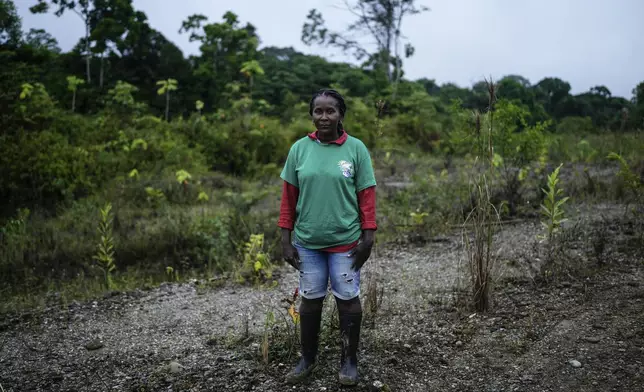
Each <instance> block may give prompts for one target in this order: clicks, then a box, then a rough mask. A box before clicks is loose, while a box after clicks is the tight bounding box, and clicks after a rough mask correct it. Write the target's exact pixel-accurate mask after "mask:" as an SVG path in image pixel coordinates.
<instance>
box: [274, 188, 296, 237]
mask: <svg viewBox="0 0 644 392" xmlns="http://www.w3.org/2000/svg"><path fill="white" fill-rule="evenodd" d="M299 196H300V189H299V188H298V187H296V186H295V185H293V184H291V183H289V182H286V181H284V184H283V185H282V201H281V204H280V218H279V221H278V222H277V225H278V226H279V227H281V228H283V229H289V230H293V226H294V225H295V206H297V198H298V197H299Z"/></svg>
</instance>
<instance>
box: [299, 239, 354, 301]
mask: <svg viewBox="0 0 644 392" xmlns="http://www.w3.org/2000/svg"><path fill="white" fill-rule="evenodd" d="M293 246H295V249H297V253H298V256H299V258H300V295H301V296H302V297H304V298H306V299H317V298H322V297H325V296H326V294H327V289H328V285H329V279H330V280H331V293H332V294H333V295H334V296H335V297H337V298H339V299H341V300H345V301H346V300H350V299H353V298H355V297H357V296H358V295H360V270H358V271H354V270H353V269H352V268H351V264H352V263H353V260H354V259H355V256H353V257H349V256H348V254H349V252H341V253H333V252H325V251H322V250H314V249H307V248H303V247H302V246H301V245H299V244H298V243H297V241H294V242H293Z"/></svg>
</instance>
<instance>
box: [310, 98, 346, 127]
mask: <svg viewBox="0 0 644 392" xmlns="http://www.w3.org/2000/svg"><path fill="white" fill-rule="evenodd" d="M324 95H326V96H329V97H333V98H335V100H336V101H338V111H339V112H340V115H341V116H342V117H344V113H346V111H347V104H346V103H345V102H344V97H342V95H341V94H340V93H339V92H337V91H335V90H332V89H322V90H318V91H317V92H316V93H315V94H313V98H311V102H310V103H309V115H311V116H312V115H313V103H314V102H315V99H316V98H317V97H321V96H324ZM342 130H344V126H343V125H342V121H338V132H340V131H342Z"/></svg>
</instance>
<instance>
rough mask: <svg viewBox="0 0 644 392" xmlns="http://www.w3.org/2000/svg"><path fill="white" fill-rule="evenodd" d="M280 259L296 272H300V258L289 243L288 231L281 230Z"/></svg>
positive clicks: (289, 234)
mask: <svg viewBox="0 0 644 392" xmlns="http://www.w3.org/2000/svg"><path fill="white" fill-rule="evenodd" d="M282 257H283V258H284V260H285V261H286V262H287V263H289V264H290V265H291V266H292V267H293V268H295V269H296V270H298V271H299V270H300V256H299V255H298V254H297V249H295V246H293V244H292V243H291V232H290V231H289V230H286V229H283V230H282Z"/></svg>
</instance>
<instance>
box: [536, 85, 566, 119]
mask: <svg viewBox="0 0 644 392" xmlns="http://www.w3.org/2000/svg"><path fill="white" fill-rule="evenodd" d="M533 89H534V91H535V96H536V99H537V101H538V102H540V103H541V104H542V105H543V107H544V108H545V109H546V112H548V114H550V115H551V116H552V117H554V118H555V119H561V118H563V117H565V116H566V115H567V113H568V111H569V110H570V108H571V106H572V102H571V100H570V98H571V96H570V83H568V82H565V81H563V80H561V79H559V78H544V79H542V80H541V81H539V82H538V83H537V84H536V85H535V86H534V87H533Z"/></svg>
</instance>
